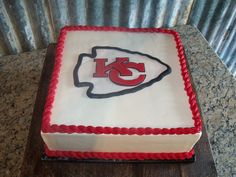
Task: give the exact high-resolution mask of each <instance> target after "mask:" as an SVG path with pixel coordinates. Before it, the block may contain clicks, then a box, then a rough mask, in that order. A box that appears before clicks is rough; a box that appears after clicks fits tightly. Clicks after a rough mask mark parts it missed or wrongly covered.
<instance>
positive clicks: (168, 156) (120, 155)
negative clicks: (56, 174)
mask: <svg viewBox="0 0 236 177" xmlns="http://www.w3.org/2000/svg"><path fill="white" fill-rule="evenodd" d="M45 153H46V155H47V156H49V157H65V158H75V159H104V160H109V159H112V160H114V159H117V160H184V159H190V158H191V157H192V156H193V155H194V150H193V149H192V150H191V151H189V152H181V153H138V152H79V151H51V150H49V149H48V147H45Z"/></svg>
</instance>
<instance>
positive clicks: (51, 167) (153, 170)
mask: <svg viewBox="0 0 236 177" xmlns="http://www.w3.org/2000/svg"><path fill="white" fill-rule="evenodd" d="M55 47H56V44H50V45H49V47H48V50H47V55H46V59H45V62H44V67H43V71H42V75H41V81H40V84H39V89H38V94H37V98H36V102H35V107H34V113H33V118H32V122H31V127H30V132H29V136H28V142H27V147H26V151H25V156H24V162H23V164H22V167H21V176H22V177H31V176H39V177H41V176H42V177H70V176H71V177H76V176H79V177H92V176H94V177H126V176H127V177H141V176H142V177H155V176H158V177H172V176H173V177H214V176H217V173H216V169H215V165H214V161H213V158H212V154H211V150H210V146H209V142H208V138H207V134H206V131H205V128H204V126H203V134H202V137H201V139H200V141H199V142H198V143H197V145H196V146H195V153H196V162H194V163H142V162H140V163H86V162H79V163H78V162H49V161H42V160H41V155H42V152H43V141H42V139H41V136H40V128H41V119H42V113H43V108H44V104H45V99H46V95H47V90H48V85H49V81H50V76H51V73H52V70H53V64H54V56H55Z"/></svg>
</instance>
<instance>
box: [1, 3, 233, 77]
mask: <svg viewBox="0 0 236 177" xmlns="http://www.w3.org/2000/svg"><path fill="white" fill-rule="evenodd" d="M181 24H191V25H194V26H196V27H197V28H198V29H199V30H200V31H201V32H202V34H203V35H204V36H205V38H206V39H207V40H208V41H209V43H210V45H211V46H212V47H213V48H214V50H215V51H216V53H217V54H218V55H219V56H220V58H221V59H222V60H223V62H224V63H225V64H226V65H227V66H228V68H229V69H230V70H231V72H232V73H234V75H235V76H236V42H235V41H236V35H235V33H236V0H0V26H1V28H0V56H3V55H8V54H16V53H19V52H23V51H30V50H33V49H38V48H45V47H46V46H47V45H48V44H49V43H50V42H55V41H56V39H57V36H58V32H59V29H60V28H61V27H63V26H64V25H109V26H126V27H173V26H175V25H181Z"/></svg>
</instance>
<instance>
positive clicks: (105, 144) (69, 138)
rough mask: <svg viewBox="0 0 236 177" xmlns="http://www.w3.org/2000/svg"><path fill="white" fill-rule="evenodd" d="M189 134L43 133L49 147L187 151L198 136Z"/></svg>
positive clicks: (155, 151) (82, 150)
mask: <svg viewBox="0 0 236 177" xmlns="http://www.w3.org/2000/svg"><path fill="white" fill-rule="evenodd" d="M200 136H201V133H197V134H193V135H143V136H139V135H132V136H130V135H105V134H101V135H96V134H76V133H73V134H65V133H43V134H42V137H43V139H44V141H45V142H46V144H47V146H48V148H49V149H51V150H61V151H81V152H84V151H87V152H150V153H151V152H153V153H161V152H189V151H190V150H191V149H192V148H193V145H194V144H195V143H196V142H197V141H198V139H199V138H200Z"/></svg>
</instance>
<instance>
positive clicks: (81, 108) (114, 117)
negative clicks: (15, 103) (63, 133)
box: [50, 28, 195, 129]
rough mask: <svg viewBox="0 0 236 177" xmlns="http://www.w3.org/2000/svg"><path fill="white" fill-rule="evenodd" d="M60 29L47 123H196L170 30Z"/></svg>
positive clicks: (184, 125) (158, 125) (152, 125)
mask: <svg viewBox="0 0 236 177" xmlns="http://www.w3.org/2000/svg"><path fill="white" fill-rule="evenodd" d="M65 29H66V28H65ZM65 29H64V33H63V32H61V37H60V39H59V44H60V45H59V46H58V50H57V55H59V57H60V62H61V63H60V65H59V66H58V70H59V72H58V75H57V80H58V83H57V84H56V89H55V95H54V100H53V102H52V103H51V110H50V124H51V125H63V126H80V125H82V126H93V127H126V128H132V127H134V128H139V127H150V128H160V129H162V128H167V129H170V128H179V127H182V128H193V127H195V125H194V119H193V115H192V112H191V109H190V104H189V97H188V96H187V92H186V91H185V88H184V87H185V84H186V83H185V82H184V80H183V77H182V73H181V65H180V59H179V51H178V49H177V42H176V39H175V36H174V35H173V34H170V32H169V34H168V33H166V32H165V30H164V32H161V31H158V32H143V31H138V30H137V31H129V30H123V31H122V30H121V31H120V30H113V31H110V30H96V31H94V30H87V29H86V30H81V29H80V28H76V29H74V30H71V29H70V30H65ZM172 33H174V34H176V32H173V31H172ZM57 57H58V56H57ZM55 68H57V66H55ZM182 69H183V68H182ZM54 72H55V69H54Z"/></svg>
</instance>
